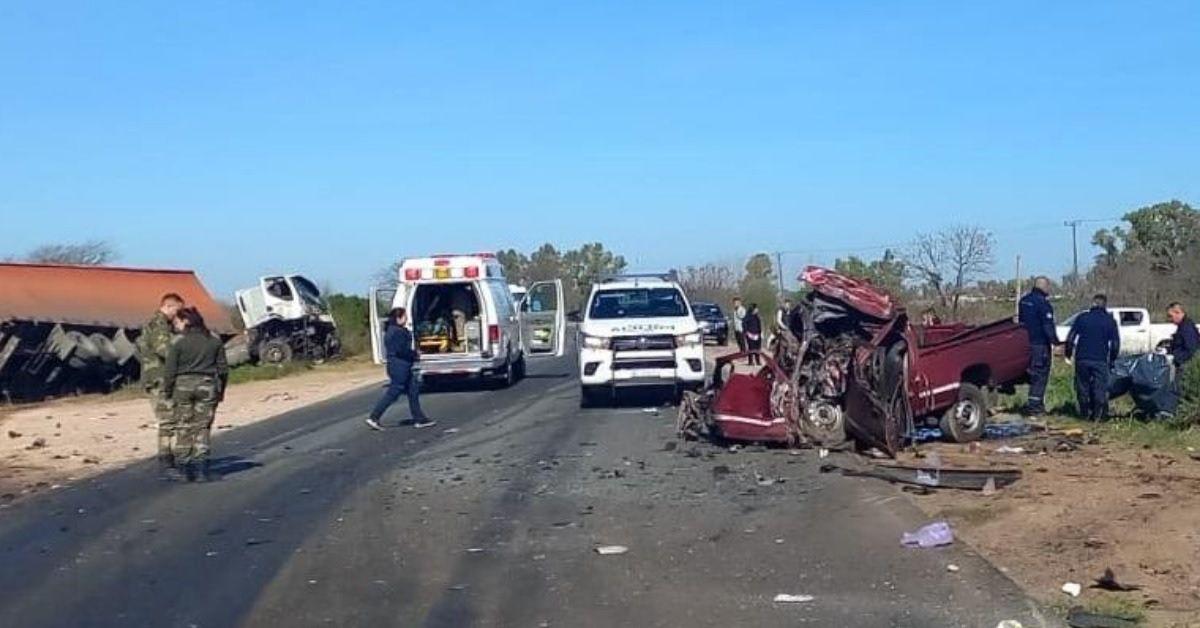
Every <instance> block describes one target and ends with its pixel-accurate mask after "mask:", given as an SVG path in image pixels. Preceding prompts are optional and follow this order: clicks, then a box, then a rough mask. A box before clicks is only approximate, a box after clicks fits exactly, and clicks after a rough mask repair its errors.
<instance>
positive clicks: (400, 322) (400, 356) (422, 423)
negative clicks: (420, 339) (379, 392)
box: [367, 307, 436, 430]
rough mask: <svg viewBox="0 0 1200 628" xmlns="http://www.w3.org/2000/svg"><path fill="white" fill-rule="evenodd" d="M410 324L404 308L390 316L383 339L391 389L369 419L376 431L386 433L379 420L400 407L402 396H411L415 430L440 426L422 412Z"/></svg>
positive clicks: (399, 308) (412, 421)
mask: <svg viewBox="0 0 1200 628" xmlns="http://www.w3.org/2000/svg"><path fill="white" fill-rule="evenodd" d="M407 322H408V312H406V311H405V309H404V308H402V307H397V308H393V309H392V311H391V312H390V313H389V314H388V327H387V332H386V333H385V334H384V337H383V347H384V352H385V354H386V356H387V374H388V387H387V392H385V393H384V394H383V397H382V398H380V399H379V403H376V404H375V409H374V410H371V414H370V416H368V417H367V425H368V426H370V427H371V429H373V430H382V429H383V426H382V425H380V424H379V419H381V418H382V417H383V413H384V412H387V409H388V407H389V406H391V405H392V404H393V403H396V400H397V399H399V398H400V395H407V396H408V410H409V413H410V414H411V415H412V417H411V418H410V419H409V420H408V421H406V422H405V423H409V424H411V425H412V426H413V427H430V426H432V425H435V424H436V422H435V421H431V420H429V418H428V417H426V416H425V413H424V412H422V411H421V400H420V397H419V395H420V388H421V384H420V382H418V381H417V377H416V374H415V373H414V372H413V366H414V365H415V364H416V363H417V361H418V360H419V359H420V355H419V354H417V352H416V351H415V350H414V349H413V337H412V332H410V331H408V328H407V327H405V324H406V323H407Z"/></svg>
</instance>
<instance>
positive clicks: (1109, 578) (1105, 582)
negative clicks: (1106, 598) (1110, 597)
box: [1091, 567, 1142, 593]
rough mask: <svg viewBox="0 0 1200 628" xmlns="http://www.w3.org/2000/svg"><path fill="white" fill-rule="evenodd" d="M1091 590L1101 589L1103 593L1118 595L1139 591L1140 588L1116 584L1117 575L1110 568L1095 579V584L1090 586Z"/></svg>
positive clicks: (1138, 586) (1133, 585)
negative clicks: (1110, 592)
mask: <svg viewBox="0 0 1200 628" xmlns="http://www.w3.org/2000/svg"><path fill="white" fill-rule="evenodd" d="M1091 588H1093V589H1102V590H1104V591H1114V592H1118V593H1127V592H1129V591H1141V590H1142V587H1141V586H1140V585H1136V584H1122V583H1120V582H1117V575H1116V574H1115V573H1113V570H1112V568H1111V567H1109V568H1108V569H1105V570H1104V575H1102V576H1100V577H1099V578H1096V583H1095V584H1093V585H1092V586H1091Z"/></svg>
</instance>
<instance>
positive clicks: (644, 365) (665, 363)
mask: <svg viewBox="0 0 1200 628" xmlns="http://www.w3.org/2000/svg"><path fill="white" fill-rule="evenodd" d="M612 367H613V370H614V371H620V370H623V369H674V368H675V360H672V359H670V358H666V359H661V360H614V361H613V365H612Z"/></svg>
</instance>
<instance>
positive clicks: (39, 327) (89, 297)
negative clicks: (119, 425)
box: [0, 263, 233, 401]
mask: <svg viewBox="0 0 1200 628" xmlns="http://www.w3.org/2000/svg"><path fill="white" fill-rule="evenodd" d="M170 292H173V293H176V294H178V295H180V296H182V297H183V299H184V300H185V301H187V303H188V304H189V305H193V306H195V307H197V308H199V310H200V312H201V314H202V315H203V316H204V318H205V320H206V321H207V322H208V324H209V327H210V328H211V329H212V330H213V331H214V332H216V333H218V334H221V335H223V336H226V337H228V336H230V335H232V334H233V327H232V326H231V324H230V319H229V314H228V312H227V311H226V309H225V308H223V307H221V306H220V305H218V304H217V303H216V302H215V301H213V299H212V297H211V296H209V294H208V291H207V290H205V289H204V286H203V285H201V283H200V280H199V279H198V278H197V277H196V275H195V274H194V273H193V272H192V271H187V270H150V269H141V268H116V267H104V266H60V265H49V264H15V263H0V399H3V400H8V401H17V400H21V401H28V400H37V399H43V398H45V397H52V396H58V395H63V394H70V393H76V392H108V391H111V390H113V389H115V388H118V387H120V386H121V385H123V384H125V383H127V382H130V381H136V380H137V379H138V377H139V376H140V374H141V369H140V365H139V363H138V358H137V349H136V348H135V346H134V342H136V340H137V337H138V334H139V333H140V330H141V327H142V324H143V323H145V322H146V320H148V319H149V318H150V316H151V315H152V314H153V313H154V310H155V309H156V308H157V307H158V304H159V300H160V299H161V297H162V295H164V294H166V293H170Z"/></svg>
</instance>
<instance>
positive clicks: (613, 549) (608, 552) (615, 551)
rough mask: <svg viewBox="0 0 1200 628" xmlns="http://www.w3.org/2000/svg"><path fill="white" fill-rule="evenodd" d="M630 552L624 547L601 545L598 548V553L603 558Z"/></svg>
mask: <svg viewBox="0 0 1200 628" xmlns="http://www.w3.org/2000/svg"><path fill="white" fill-rule="evenodd" d="M628 551H629V548H628V547H625V546H624V545H599V546H597V547H596V553H597V554H599V555H601V556H618V555H620V554H624V553H626V552H628Z"/></svg>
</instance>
